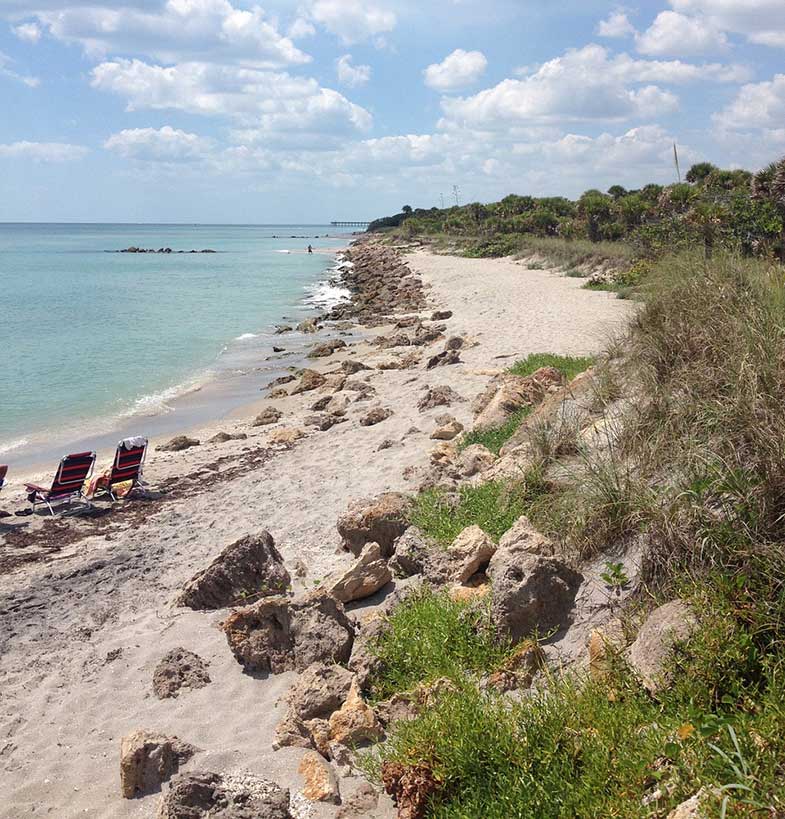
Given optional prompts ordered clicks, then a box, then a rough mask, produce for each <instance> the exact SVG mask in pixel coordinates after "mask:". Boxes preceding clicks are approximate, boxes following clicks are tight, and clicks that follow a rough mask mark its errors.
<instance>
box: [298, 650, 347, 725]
mask: <svg viewBox="0 0 785 819" xmlns="http://www.w3.org/2000/svg"><path fill="white" fill-rule="evenodd" d="M353 679H354V675H353V674H352V672H351V671H347V670H346V669H345V668H344V667H343V666H340V665H336V664H334V663H332V664H328V663H314V664H313V665H310V666H308V668H306V669H305V671H304V672H303V673H302V674H301V675H300V676H299V677H298V678H297V682H296V683H295V684H294V685H293V686H292V688H291V689H290V691H289V693H288V694H287V696H286V701H287V703H288V705H289V710H290V711H293V712H294V713H295V714H296V715H297V716H298V717H299V718H300V719H302V720H308V719H317V718H318V719H328V718H329V717H330V714H332V713H333V711H337V710H338V709H339V708H340V707H341V706H342V705H343V703H344V701H345V700H346V697H347V696H348V695H349V690H350V688H351V686H352V680H353Z"/></svg>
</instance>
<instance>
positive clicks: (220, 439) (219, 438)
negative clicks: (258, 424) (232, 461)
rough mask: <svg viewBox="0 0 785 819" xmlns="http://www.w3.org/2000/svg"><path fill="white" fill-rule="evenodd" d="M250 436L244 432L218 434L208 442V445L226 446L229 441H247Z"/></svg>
mask: <svg viewBox="0 0 785 819" xmlns="http://www.w3.org/2000/svg"><path fill="white" fill-rule="evenodd" d="M247 438H248V436H247V435H246V434H245V433H244V432H232V433H229V432H217V433H216V434H215V435H213V437H212V438H210V440H209V441H208V442H207V443H208V444H225V443H226V442H227V441H245V440H247Z"/></svg>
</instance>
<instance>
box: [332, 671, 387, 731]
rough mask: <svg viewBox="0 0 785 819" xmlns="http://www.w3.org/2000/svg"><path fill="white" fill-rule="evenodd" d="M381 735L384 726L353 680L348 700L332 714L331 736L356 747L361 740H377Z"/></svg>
mask: <svg viewBox="0 0 785 819" xmlns="http://www.w3.org/2000/svg"><path fill="white" fill-rule="evenodd" d="M381 736H382V726H381V725H380V724H379V720H378V719H377V718H376V714H375V713H374V710H373V708H371V706H370V705H368V703H367V702H365V700H364V699H363V698H362V695H361V694H360V688H359V685H358V684H357V682H356V681H353V682H352V686H351V688H350V690H349V695H348V696H347V698H346V701H345V702H344V703H343V705H342V706H341V707H340V708H339V709H338V710H337V711H334V712H333V713H332V715H331V716H330V738H331V739H332V740H333V741H334V742H340V743H341V744H342V745H349V746H352V747H354V746H355V745H357V744H358V743H360V742H376V741H377V740H379V739H381Z"/></svg>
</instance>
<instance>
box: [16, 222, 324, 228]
mask: <svg viewBox="0 0 785 819" xmlns="http://www.w3.org/2000/svg"><path fill="white" fill-rule="evenodd" d="M3 225H8V226H10V227H16V226H19V225H39V226H40V225H68V226H69V227H72V226H74V225H113V226H116V227H125V226H128V227H137V226H142V227H169V226H171V227H188V226H193V227H337V225H332V224H331V222H94V221H66V222H63V221H54V222H53V221H41V222H38V221H32V220H26V221H25V220H23V221H4V220H0V226H3Z"/></svg>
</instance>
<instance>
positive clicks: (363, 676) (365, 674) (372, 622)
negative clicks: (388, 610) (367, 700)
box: [349, 614, 387, 689]
mask: <svg viewBox="0 0 785 819" xmlns="http://www.w3.org/2000/svg"><path fill="white" fill-rule="evenodd" d="M386 629H387V621H386V620H385V619H384V618H383V617H381V616H380V615H378V614H376V615H374V616H372V617H371V618H370V619H368V620H366V621H365V622H363V624H362V625H361V627H360V632H359V634H358V635H357V638H356V639H355V641H354V645H353V646H352V654H351V657H350V658H349V670H350V671H351V672H352V673H353V674H354V675H355V677H356V679H357V684H358V685H359V686H360V688H362V689H367V687H368V684H369V681H370V679H371V677H372V676H373V675H374V674H376V673H377V672H378V671H379V669H380V668H381V662H380V661H379V658H378V657H377V655H376V652H375V650H374V649H375V644H376V641H377V640H378V639H379V638H380V637H381V635H382V634H383V633H384V632H385V630H386Z"/></svg>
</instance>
